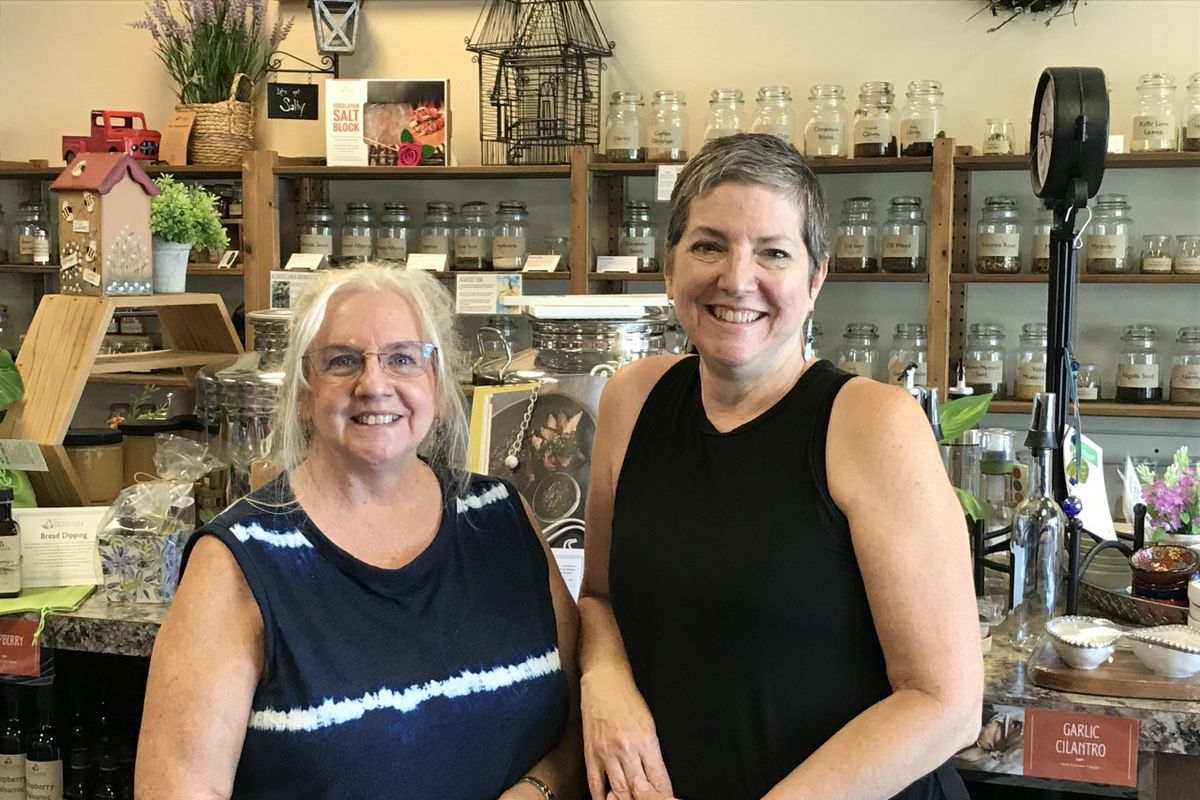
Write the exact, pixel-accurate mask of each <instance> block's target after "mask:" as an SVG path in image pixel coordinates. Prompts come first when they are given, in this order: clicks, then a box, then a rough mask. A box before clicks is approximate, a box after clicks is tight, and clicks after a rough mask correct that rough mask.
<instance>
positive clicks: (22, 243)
mask: <svg viewBox="0 0 1200 800" xmlns="http://www.w3.org/2000/svg"><path fill="white" fill-rule="evenodd" d="M13 263H14V264H49V263H50V229H49V228H47V227H46V219H45V217H44V216H43V215H42V206H41V203H37V202H35V201H32V200H29V201H26V202H24V203H21V205H20V206H18V207H17V219H16V224H15V225H14V226H13Z"/></svg>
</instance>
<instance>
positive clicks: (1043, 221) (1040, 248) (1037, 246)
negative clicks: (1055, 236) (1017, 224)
mask: <svg viewBox="0 0 1200 800" xmlns="http://www.w3.org/2000/svg"><path fill="white" fill-rule="evenodd" d="M1052 230H1054V210H1053V209H1050V208H1039V209H1038V214H1037V220H1036V221H1035V222H1034V223H1033V247H1031V248H1030V251H1029V255H1030V258H1029V271H1030V272H1032V273H1034V274H1035V275H1048V274H1049V273H1050V232H1051V231H1052Z"/></svg>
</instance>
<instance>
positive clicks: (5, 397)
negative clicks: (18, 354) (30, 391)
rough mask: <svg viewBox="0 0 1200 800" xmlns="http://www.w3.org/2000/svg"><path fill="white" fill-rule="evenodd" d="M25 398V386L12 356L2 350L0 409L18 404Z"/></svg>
mask: <svg viewBox="0 0 1200 800" xmlns="http://www.w3.org/2000/svg"><path fill="white" fill-rule="evenodd" d="M24 396H25V384H24V383H23V382H22V381H21V373H20V372H17V366H16V364H14V363H13V359H12V354H10V353H9V352H8V351H7V350H4V349H2V348H0V408H4V407H5V406H10V405H12V404H13V403H18V402H20V400H21V398H22V397H24Z"/></svg>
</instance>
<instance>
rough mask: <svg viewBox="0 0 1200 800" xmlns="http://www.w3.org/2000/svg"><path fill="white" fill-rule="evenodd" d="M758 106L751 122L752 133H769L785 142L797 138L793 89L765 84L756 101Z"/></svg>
mask: <svg viewBox="0 0 1200 800" xmlns="http://www.w3.org/2000/svg"><path fill="white" fill-rule="evenodd" d="M754 102H755V105H756V106H757V107H758V108H757V110H756V111H755V113H754V120H753V122H751V123H750V131H751V133H769V134H771V135H772V136H777V137H779V138H780V139H783V140H784V141H785V142H794V141H795V140H796V134H795V127H796V120H795V115H794V112H793V111H792V90H791V88H790V87H787V86H763V87H761V88H760V89H759V90H758V98H757V99H756V100H755V101H754Z"/></svg>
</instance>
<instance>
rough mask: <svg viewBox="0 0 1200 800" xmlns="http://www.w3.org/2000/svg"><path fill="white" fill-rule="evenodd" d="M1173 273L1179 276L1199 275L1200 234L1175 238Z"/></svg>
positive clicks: (1187, 234)
mask: <svg viewBox="0 0 1200 800" xmlns="http://www.w3.org/2000/svg"><path fill="white" fill-rule="evenodd" d="M1175 245H1176V246H1175V271H1176V272H1178V273H1180V274H1181V275H1196V274H1200V234H1197V233H1185V234H1183V235H1182V236H1176V237H1175Z"/></svg>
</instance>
